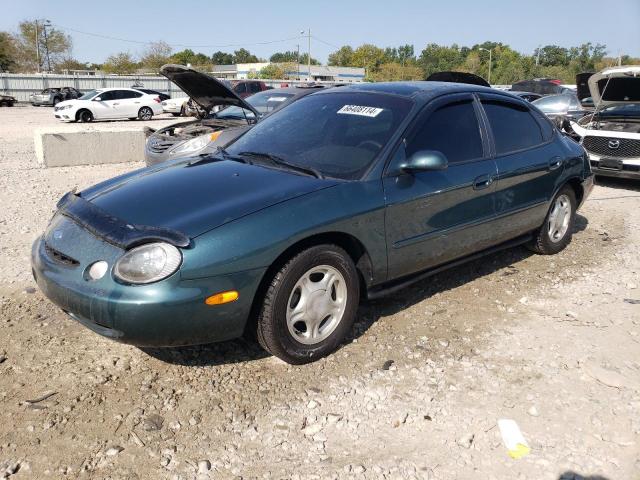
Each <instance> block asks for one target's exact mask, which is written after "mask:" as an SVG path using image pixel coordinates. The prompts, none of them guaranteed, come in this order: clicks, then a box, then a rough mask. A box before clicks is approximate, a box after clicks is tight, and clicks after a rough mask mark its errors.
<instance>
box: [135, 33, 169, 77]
mask: <svg viewBox="0 0 640 480" xmlns="http://www.w3.org/2000/svg"><path fill="white" fill-rule="evenodd" d="M171 51H172V48H171V45H169V44H168V43H166V42H164V41H162V40H161V41H159V42H153V43H150V44H149V46H148V47H147V49H146V50H145V51H144V52H143V54H142V57H141V58H140V63H141V64H142V66H143V67H144V68H150V69H153V70H158V69H159V68H160V67H161V66H162V65H164V64H166V63H169V57H171Z"/></svg>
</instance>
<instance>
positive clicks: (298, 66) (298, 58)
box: [296, 44, 300, 80]
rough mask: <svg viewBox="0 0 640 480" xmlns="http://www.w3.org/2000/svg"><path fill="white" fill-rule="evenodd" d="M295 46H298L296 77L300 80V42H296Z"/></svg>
mask: <svg viewBox="0 0 640 480" xmlns="http://www.w3.org/2000/svg"><path fill="white" fill-rule="evenodd" d="M296 47H298V56H297V57H296V68H297V69H298V76H297V77H296V78H297V79H298V80H300V44H297V45H296Z"/></svg>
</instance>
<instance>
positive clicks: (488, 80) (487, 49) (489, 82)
mask: <svg viewBox="0 0 640 480" xmlns="http://www.w3.org/2000/svg"><path fill="white" fill-rule="evenodd" d="M478 50H484V51H485V52H489V77H488V78H487V83H488V84H489V85H491V63H492V61H491V49H490V48H482V47H480V48H479V49H478Z"/></svg>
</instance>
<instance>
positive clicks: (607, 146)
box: [582, 136, 640, 158]
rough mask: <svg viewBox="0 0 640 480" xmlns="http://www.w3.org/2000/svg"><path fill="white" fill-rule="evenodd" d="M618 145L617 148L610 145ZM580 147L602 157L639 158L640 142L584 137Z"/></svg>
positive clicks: (627, 139) (613, 138)
mask: <svg viewBox="0 0 640 480" xmlns="http://www.w3.org/2000/svg"><path fill="white" fill-rule="evenodd" d="M618 142H619V143H618ZM616 144H618V148H611V145H614V146H615V145H616ZM582 146H583V147H584V148H585V149H586V150H587V151H588V152H591V153H595V154H596V155H600V156H603V157H614V158H633V157H640V140H633V139H631V138H615V137H590V136H587V137H584V139H583V141H582Z"/></svg>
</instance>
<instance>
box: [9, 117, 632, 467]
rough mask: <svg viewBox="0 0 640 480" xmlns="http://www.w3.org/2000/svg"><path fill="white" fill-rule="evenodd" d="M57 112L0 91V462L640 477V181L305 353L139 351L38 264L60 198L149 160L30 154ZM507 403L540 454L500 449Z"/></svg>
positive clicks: (615, 186) (371, 307)
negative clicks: (58, 291)
mask: <svg viewBox="0 0 640 480" xmlns="http://www.w3.org/2000/svg"><path fill="white" fill-rule="evenodd" d="M50 115H51V111H50V109H45V108H42V109H34V108H30V107H27V108H14V109H0V205H2V208H1V209H0V253H1V254H2V255H1V256H0V415H1V420H0V478H3V475H4V476H6V477H10V478H11V479H13V478H16V479H20V478H56V479H57V478H87V479H103V478H109V479H137V478H139V479H148V478H170V479H192V478H198V479H200V478H202V479H206V478H215V479H218V478H220V479H227V478H244V479H252V478H266V479H269V478H273V479H281V478H282V479H284V478H287V479H288V478H297V479H316V478H317V479H324V478H327V479H333V478H367V479H368V478H371V479H373V478H376V479H377V478H390V479H412V478H419V479H453V478H460V479H494V478H495V479H503V478H505V479H506V478H527V479H528V478H531V479H560V478H562V479H571V478H576V479H581V478H591V479H593V480H595V479H602V478H606V479H611V480H613V479H625V480H626V479H640V473H639V472H640V395H639V393H640V355H639V354H640V344H639V343H640V289H639V284H640V277H639V275H638V274H639V272H640V255H639V250H638V245H640V228H639V227H640V185H639V184H637V183H636V184H634V183H632V182H613V181H607V182H604V181H603V183H602V185H600V186H598V187H597V188H596V189H595V190H594V192H593V194H592V196H591V197H590V199H589V201H588V202H587V203H586V205H585V207H584V209H583V210H582V211H581V212H580V215H579V217H578V225H577V231H576V233H575V236H574V240H573V243H572V244H571V245H570V247H569V248H567V249H566V250H565V251H564V252H562V253H561V254H560V255H558V256H555V257H541V256H535V255H531V254H530V253H529V252H528V251H526V250H524V249H521V248H517V249H513V250H509V251H506V252H503V253H500V254H498V255H494V256H492V257H489V258H486V259H484V260H482V261H477V262H474V263H471V264H468V265H466V266H464V267H461V268H456V269H454V270H451V271H449V272H447V273H445V274H441V275H438V276H436V277H433V278H431V279H430V280H428V281H425V282H423V283H422V284H418V285H416V286H414V287H412V288H409V289H407V290H406V291H403V292H402V293H400V294H397V295H395V296H393V297H391V298H388V299H385V300H379V301H375V302H369V303H366V304H363V305H362V306H361V309H360V312H359V318H358V322H357V325H356V328H355V330H354V332H353V336H352V338H350V340H349V342H347V343H346V344H345V345H343V347H342V348H341V349H340V350H339V351H338V352H337V353H335V354H334V355H333V356H331V357H330V358H327V359H324V360H321V361H318V362H316V363H314V364H312V365H307V366H303V367H292V366H289V365H286V364H284V363H282V362H280V361H278V360H276V359H274V358H271V357H268V356H266V355H265V354H264V353H263V352H262V351H261V350H260V349H259V348H258V347H257V346H256V345H254V344H250V343H246V342H245V341H234V342H227V343H224V344H218V345H213V346H205V347H194V348H184V349H171V350H159V351H151V350H148V351H142V350H139V349H136V348H134V347H130V346H126V345H120V344H117V343H113V342H110V341H108V340H105V339H103V338H101V337H99V336H97V335H95V334H93V333H91V332H90V331H88V330H87V329H85V328H82V327H81V326H79V325H78V324H76V323H75V322H74V321H72V320H71V319H69V318H68V317H66V316H65V315H64V314H63V313H62V312H60V311H59V310H58V309H56V308H55V307H54V306H53V305H52V304H50V303H49V302H48V301H47V300H46V299H45V298H44V297H43V296H42V295H41V294H40V293H39V291H37V290H36V289H35V288H34V287H35V285H34V283H33V281H32V280H31V278H30V273H29V249H30V245H31V242H32V241H33V240H34V238H35V237H36V236H37V235H39V233H40V232H41V231H42V230H43V228H44V226H45V225H46V223H47V221H48V219H49V217H50V215H51V213H52V211H53V208H54V205H55V202H56V200H57V198H59V197H60V196H61V195H62V194H63V193H65V192H66V191H68V190H70V189H71V188H73V187H74V186H79V187H80V188H83V187H86V186H88V185H90V184H93V183H95V182H97V181H99V180H102V179H104V178H108V177H110V176H113V175H115V174H118V173H121V172H125V171H128V170H130V169H133V168H138V167H141V166H142V164H126V165H110V166H103V167H95V166H94V167H74V168H60V169H51V170H44V169H41V168H38V166H37V165H36V163H35V159H34V154H33V139H32V129H33V128H34V127H36V126H40V125H46V124H48V123H53V119H52V118H51V117H50ZM151 123H156V124H157V123H159V121H156V122H151ZM139 124H140V125H142V123H139ZM45 397H46V398H45ZM502 418H510V419H513V420H515V421H516V422H517V423H518V425H519V426H520V429H521V430H522V433H523V434H524V436H525V438H526V439H527V441H528V443H529V445H530V447H531V453H530V454H529V455H527V456H525V457H523V458H521V459H518V460H515V459H512V458H510V457H509V456H508V455H507V450H506V448H505V447H504V445H503V443H502V440H501V437H500V433H499V430H498V427H497V420H498V419H502ZM3 472H4V473H3Z"/></svg>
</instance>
